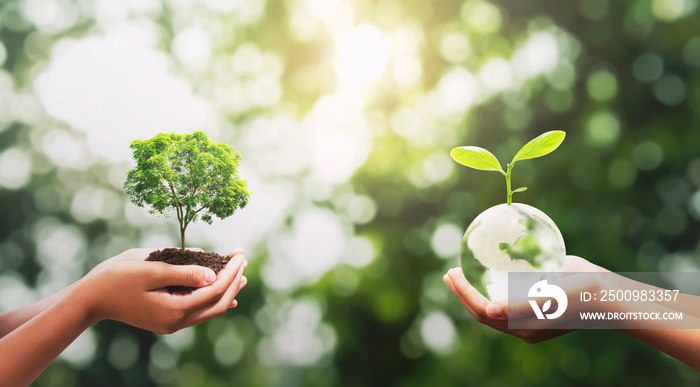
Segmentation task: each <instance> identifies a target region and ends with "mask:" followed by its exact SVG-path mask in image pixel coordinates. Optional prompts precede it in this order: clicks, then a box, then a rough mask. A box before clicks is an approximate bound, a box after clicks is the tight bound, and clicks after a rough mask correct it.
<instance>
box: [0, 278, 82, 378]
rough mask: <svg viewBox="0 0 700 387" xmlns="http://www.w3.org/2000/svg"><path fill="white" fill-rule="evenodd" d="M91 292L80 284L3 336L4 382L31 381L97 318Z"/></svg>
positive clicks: (1, 365) (0, 355) (0, 349)
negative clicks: (91, 303)
mask: <svg viewBox="0 0 700 387" xmlns="http://www.w3.org/2000/svg"><path fill="white" fill-rule="evenodd" d="M89 296H90V295H89V294H86V292H81V291H80V288H79V287H77V286H71V287H70V288H68V289H66V291H65V292H64V294H63V297H60V298H58V299H55V302H54V303H52V304H51V305H49V306H47V307H46V309H44V310H43V311H41V312H40V313H38V314H37V315H36V316H34V317H33V318H31V319H30V320H29V321H27V322H26V323H24V324H22V325H21V326H19V327H18V328H17V329H14V330H13V331H12V332H10V333H9V334H7V335H6V336H5V337H3V338H2V339H0V359H3V361H2V362H0V385H3V386H25V385H29V384H30V383H31V382H32V381H33V380H34V379H35V378H36V377H37V376H38V375H39V374H40V373H41V372H42V371H43V370H44V369H45V368H46V367H47V366H48V365H49V363H51V362H52V361H53V360H54V359H55V358H56V357H57V356H58V355H59V354H60V353H61V352H63V350H64V349H65V348H66V347H67V346H68V345H69V344H70V343H71V342H73V340H75V339H76V338H77V337H78V336H79V335H80V334H81V333H82V332H83V331H84V330H85V329H87V328H88V327H89V326H90V325H92V324H93V323H94V322H95V320H94V319H93V318H92V317H91V316H90V312H89V311H90V309H89V307H88V305H90V302H89V299H88V297H89Z"/></svg>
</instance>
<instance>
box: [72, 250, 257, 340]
mask: <svg viewBox="0 0 700 387" xmlns="http://www.w3.org/2000/svg"><path fill="white" fill-rule="evenodd" d="M192 250H199V249H192ZM151 251H153V249H132V250H128V251H126V252H124V253H122V254H119V255H117V256H115V257H113V258H111V259H108V260H106V261H104V262H102V263H100V264H99V265H98V266H96V267H95V268H94V269H93V270H92V271H91V272H90V273H88V275H86V276H85V277H84V278H83V279H82V280H81V281H80V284H79V286H80V287H81V291H82V292H85V294H88V295H89V298H88V299H89V302H88V304H89V305H88V308H89V315H90V316H91V318H92V319H93V320H95V321H99V320H105V319H109V320H117V321H121V322H124V323H126V324H129V325H133V326H136V327H139V328H143V329H146V330H149V331H153V332H156V333H161V334H168V333H173V332H176V331H178V330H180V329H182V328H185V327H188V326H192V325H196V324H199V323H202V322H204V321H207V320H211V319H213V318H215V317H219V316H222V315H223V314H224V313H226V311H227V310H228V309H229V308H232V307H235V306H236V305H237V302H236V300H235V297H236V295H237V294H238V292H239V291H240V290H241V289H242V288H243V287H244V286H245V284H246V283H247V279H246V278H245V276H243V269H244V268H245V266H246V265H247V261H246V260H245V257H244V256H243V250H242V249H240V248H237V249H234V250H233V251H231V252H230V253H229V254H228V256H229V257H231V259H230V261H229V262H228V264H227V265H226V267H224V269H222V270H221V271H220V272H219V273H218V275H215V274H214V271H212V270H211V269H210V268H206V267H202V266H197V265H187V266H178V265H169V264H167V263H163V262H145V259H146V258H147V257H148V254H149V253H150V252H151ZM168 286H186V287H192V288H195V289H194V290H193V291H192V292H191V293H189V294H171V293H170V292H169V291H168V290H167V289H166V288H167V287H168Z"/></svg>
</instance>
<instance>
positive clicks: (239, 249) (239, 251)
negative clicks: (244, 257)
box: [226, 247, 243, 257]
mask: <svg viewBox="0 0 700 387" xmlns="http://www.w3.org/2000/svg"><path fill="white" fill-rule="evenodd" d="M238 254H243V248H242V247H236V248H235V249H233V250H231V252H230V253H228V254H226V255H227V256H229V257H235V256H236V255H238Z"/></svg>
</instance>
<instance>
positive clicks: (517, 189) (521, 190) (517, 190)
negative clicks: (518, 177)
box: [513, 187, 527, 193]
mask: <svg viewBox="0 0 700 387" xmlns="http://www.w3.org/2000/svg"><path fill="white" fill-rule="evenodd" d="M524 191H527V187H520V188H516V189H514V190H513V193H516V192H524Z"/></svg>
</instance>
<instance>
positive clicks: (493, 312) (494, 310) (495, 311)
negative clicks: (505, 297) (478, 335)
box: [486, 302, 503, 318]
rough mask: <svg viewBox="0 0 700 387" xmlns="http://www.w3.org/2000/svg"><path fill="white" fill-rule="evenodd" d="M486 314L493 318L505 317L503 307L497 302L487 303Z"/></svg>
mask: <svg viewBox="0 0 700 387" xmlns="http://www.w3.org/2000/svg"><path fill="white" fill-rule="evenodd" d="M486 315H487V316H489V317H491V318H503V309H501V306H500V305H498V304H496V303H495V302H491V303H489V304H488V305H486Z"/></svg>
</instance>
